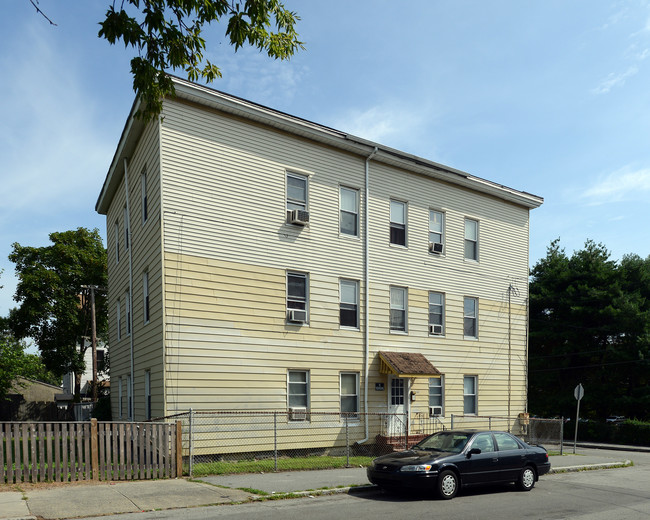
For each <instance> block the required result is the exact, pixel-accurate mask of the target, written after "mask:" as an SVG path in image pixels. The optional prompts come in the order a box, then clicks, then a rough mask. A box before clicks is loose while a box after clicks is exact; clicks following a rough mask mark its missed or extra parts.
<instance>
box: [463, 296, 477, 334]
mask: <svg viewBox="0 0 650 520" xmlns="http://www.w3.org/2000/svg"><path fill="white" fill-rule="evenodd" d="M463 336H465V337H466V338H478V299H477V298H468V297H465V298H464V299H463Z"/></svg>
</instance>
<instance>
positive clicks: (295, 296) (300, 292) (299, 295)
mask: <svg viewBox="0 0 650 520" xmlns="http://www.w3.org/2000/svg"><path fill="white" fill-rule="evenodd" d="M308 282H309V276H308V275H307V274H305V273H292V272H289V273H287V310H288V311H289V312H291V311H292V310H295V311H304V312H305V314H304V315H302V316H304V318H305V319H304V320H293V321H307V311H308V298H307V295H308V291H309V283H308ZM294 315H298V313H294Z"/></svg>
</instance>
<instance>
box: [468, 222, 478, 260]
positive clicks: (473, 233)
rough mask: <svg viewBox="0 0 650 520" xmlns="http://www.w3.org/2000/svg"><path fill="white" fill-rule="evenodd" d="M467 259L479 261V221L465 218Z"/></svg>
mask: <svg viewBox="0 0 650 520" xmlns="http://www.w3.org/2000/svg"><path fill="white" fill-rule="evenodd" d="M465 259H466V260H476V261H478V222H477V221H476V220H471V219H468V218H466V219H465Z"/></svg>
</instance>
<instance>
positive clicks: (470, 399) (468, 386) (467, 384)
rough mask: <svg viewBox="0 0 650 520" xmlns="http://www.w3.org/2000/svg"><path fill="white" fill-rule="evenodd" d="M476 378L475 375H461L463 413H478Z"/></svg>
mask: <svg viewBox="0 0 650 520" xmlns="http://www.w3.org/2000/svg"><path fill="white" fill-rule="evenodd" d="M477 379H478V377H477V376H464V377H463V413H464V414H465V415H476V414H477V413H478V406H477V405H478V402H477V398H476V397H477Z"/></svg>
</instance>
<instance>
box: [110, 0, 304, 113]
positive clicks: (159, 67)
mask: <svg viewBox="0 0 650 520" xmlns="http://www.w3.org/2000/svg"><path fill="white" fill-rule="evenodd" d="M119 4H120V5H119V8H116V6H115V2H113V4H112V5H110V6H109V8H108V11H107V12H106V19H105V20H104V21H102V22H100V24H99V25H100V26H101V29H100V30H99V36H100V37H102V38H105V39H106V40H108V41H109V42H110V43H111V44H115V43H117V42H118V41H121V42H122V43H124V46H125V47H133V48H134V49H135V50H136V51H137V52H138V55H137V56H136V57H134V58H133V59H132V60H131V73H132V75H133V89H134V90H135V91H136V92H137V93H138V94H139V95H140V96H141V97H142V100H143V101H144V107H143V108H142V109H141V114H140V115H142V116H143V117H144V118H146V119H149V118H155V117H156V116H158V115H159V114H160V112H161V110H162V99H163V98H164V97H165V96H168V95H173V93H174V85H173V83H172V81H171V78H170V77H169V76H168V75H167V72H169V71H175V70H177V69H182V70H184V72H185V74H186V75H187V77H188V79H190V80H192V81H196V80H197V79H199V78H203V79H204V80H206V81H208V82H211V81H213V80H214V79H216V78H218V77H221V70H220V69H219V67H217V66H216V65H215V64H214V63H212V62H211V61H210V60H209V59H206V58H205V57H204V52H205V51H206V42H205V39H204V38H203V33H204V29H205V27H206V26H207V25H210V24H212V23H219V22H221V21H222V20H224V21H225V22H226V23H225V24H224V26H225V35H226V37H227V38H228V39H229V41H230V44H231V45H232V46H233V47H234V48H235V51H237V50H238V49H239V48H240V47H242V46H243V45H250V46H252V47H255V48H257V49H259V51H260V52H262V51H264V52H266V54H267V55H268V56H269V57H271V58H274V59H281V60H285V59H289V58H290V57H291V56H293V54H294V53H295V52H296V51H298V50H299V49H303V48H304V46H303V43H302V42H301V41H299V40H298V33H297V32H296V27H295V26H296V24H297V22H298V21H299V20H300V18H299V17H298V16H297V14H296V13H295V12H292V11H289V10H288V9H286V8H285V7H284V5H283V4H282V2H280V1H279V0H245V1H231V0H123V1H122V2H120V3H119Z"/></svg>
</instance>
